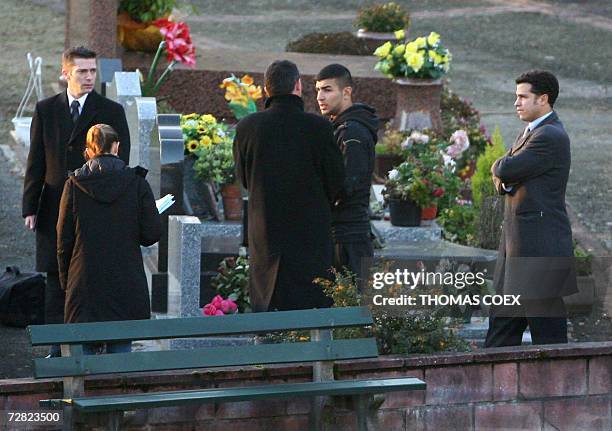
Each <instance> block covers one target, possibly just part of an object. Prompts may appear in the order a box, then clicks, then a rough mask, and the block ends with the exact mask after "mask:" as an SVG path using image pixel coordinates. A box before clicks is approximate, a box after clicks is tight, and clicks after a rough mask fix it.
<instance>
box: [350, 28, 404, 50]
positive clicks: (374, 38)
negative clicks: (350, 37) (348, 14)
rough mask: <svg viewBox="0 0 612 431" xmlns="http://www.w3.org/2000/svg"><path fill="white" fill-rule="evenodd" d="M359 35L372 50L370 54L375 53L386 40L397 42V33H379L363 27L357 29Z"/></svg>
mask: <svg viewBox="0 0 612 431" xmlns="http://www.w3.org/2000/svg"><path fill="white" fill-rule="evenodd" d="M357 37H358V38H359V39H362V40H363V41H364V42H365V44H366V46H367V47H368V49H369V50H370V51H371V52H370V54H374V51H376V48H378V47H379V46H380V45H382V44H383V43H385V42H396V41H397V39H396V38H395V33H379V32H375V31H367V30H364V29H363V28H360V29H359V30H357Z"/></svg>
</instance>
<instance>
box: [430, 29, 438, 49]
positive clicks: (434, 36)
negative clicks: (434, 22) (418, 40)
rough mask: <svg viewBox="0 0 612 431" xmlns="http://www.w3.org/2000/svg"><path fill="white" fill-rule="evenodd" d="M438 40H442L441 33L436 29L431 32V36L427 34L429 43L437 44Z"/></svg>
mask: <svg viewBox="0 0 612 431" xmlns="http://www.w3.org/2000/svg"><path fill="white" fill-rule="evenodd" d="M438 42H440V35H439V34H438V33H436V32H435V31H432V32H431V33H429V36H427V43H428V44H429V45H431V46H435V45H436V44H437V43H438Z"/></svg>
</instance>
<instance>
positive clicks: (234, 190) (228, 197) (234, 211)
mask: <svg viewBox="0 0 612 431" xmlns="http://www.w3.org/2000/svg"><path fill="white" fill-rule="evenodd" d="M221 197H222V199H223V214H224V215H225V220H242V193H241V191H240V186H239V185H238V184H226V185H224V186H223V187H221Z"/></svg>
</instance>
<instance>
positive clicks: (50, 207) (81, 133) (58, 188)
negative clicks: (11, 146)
mask: <svg viewBox="0 0 612 431" xmlns="http://www.w3.org/2000/svg"><path fill="white" fill-rule="evenodd" d="M98 123H104V124H108V125H109V126H112V127H113V128H114V129H115V130H116V131H117V133H118V134H119V141H120V142H121V145H120V147H119V157H120V158H121V159H122V160H123V161H125V162H126V164H127V163H128V162H129V155H130V134H129V130H128V125H127V121H126V118H125V112H124V110H123V107H122V106H121V105H120V104H118V103H116V102H113V101H112V100H109V99H107V98H105V97H102V96H100V95H99V94H98V93H96V92H95V91H92V92H91V93H89V95H88V96H87V99H86V100H85V104H84V105H83V109H82V112H81V115H80V116H79V119H78V121H77V123H76V125H74V126H73V124H72V119H71V117H70V109H69V107H68V95H67V94H66V92H65V91H63V92H61V93H59V94H56V95H55V96H52V97H49V98H47V99H44V100H41V101H40V102H38V103H37V104H36V110H35V111H34V115H33V117H32V126H31V128H30V152H29V154H28V161H27V166H26V173H25V181H24V190H23V203H22V215H23V217H26V216H29V215H34V214H36V215H37V222H36V270H37V271H42V272H57V255H56V250H55V246H56V242H57V239H56V238H57V235H56V232H55V225H56V224H57V214H58V210H59V202H60V197H61V195H62V189H63V187H64V182H65V181H66V178H67V177H68V172H72V171H74V170H75V169H77V168H80V167H81V166H82V165H83V163H85V160H84V158H83V150H84V149H85V138H86V136H87V131H88V130H89V128H90V127H91V126H93V125H94V124H98Z"/></svg>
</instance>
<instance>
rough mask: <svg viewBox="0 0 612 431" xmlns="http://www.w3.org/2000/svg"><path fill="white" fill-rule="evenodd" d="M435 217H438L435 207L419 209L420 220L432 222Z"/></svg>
mask: <svg viewBox="0 0 612 431" xmlns="http://www.w3.org/2000/svg"><path fill="white" fill-rule="evenodd" d="M436 215H438V207H437V206H436V205H432V206H430V207H427V208H423V209H421V220H433V219H435V218H436Z"/></svg>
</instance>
